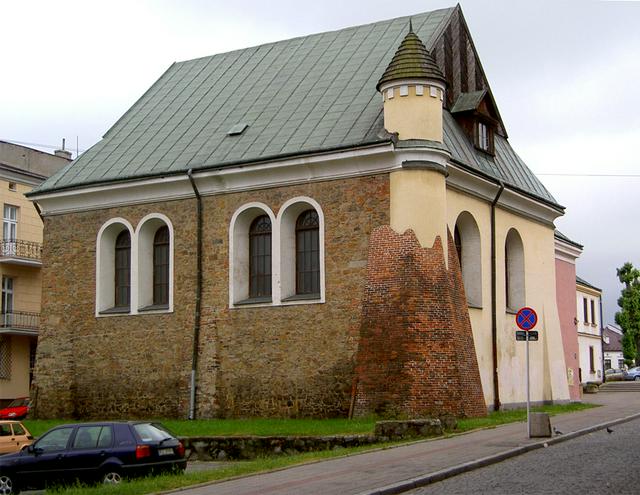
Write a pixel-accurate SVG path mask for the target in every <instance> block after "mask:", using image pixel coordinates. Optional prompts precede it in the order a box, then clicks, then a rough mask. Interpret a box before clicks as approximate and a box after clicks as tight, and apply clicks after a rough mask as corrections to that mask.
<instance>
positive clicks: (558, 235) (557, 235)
mask: <svg viewBox="0 0 640 495" xmlns="http://www.w3.org/2000/svg"><path fill="white" fill-rule="evenodd" d="M553 237H555V238H556V239H559V240H561V241H564V242H566V243H567V244H571V245H572V246H575V247H577V248H580V249H582V248H583V247H584V246H583V245H582V244H579V243H577V242H576V241H573V240H571V239H569V238H568V237H567V236H566V235H564V234H563V233H562V232H560V231H559V230H557V229H556V230H555V231H554V233H553Z"/></svg>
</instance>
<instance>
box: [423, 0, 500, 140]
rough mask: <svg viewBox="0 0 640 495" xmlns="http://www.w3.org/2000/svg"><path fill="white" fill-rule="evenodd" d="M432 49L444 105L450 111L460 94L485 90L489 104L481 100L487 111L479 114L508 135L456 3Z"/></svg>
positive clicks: (496, 130) (497, 129)
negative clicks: (442, 82)
mask: <svg viewBox="0 0 640 495" xmlns="http://www.w3.org/2000/svg"><path fill="white" fill-rule="evenodd" d="M432 52H433V54H434V55H435V57H436V61H437V62H438V65H439V66H440V67H441V68H442V70H443V73H444V77H445V79H446V82H447V92H446V101H445V107H446V108H447V109H449V110H451V109H452V108H453V106H454V104H455V102H456V101H457V100H458V98H459V97H460V95H461V94H463V93H470V92H474V91H482V90H486V91H487V97H486V100H488V101H489V102H490V103H486V102H485V104H486V110H487V112H486V113H485V112H483V114H485V115H486V116H487V117H491V118H492V119H493V120H495V132H497V133H498V134H499V135H501V136H503V137H508V136H507V132H506V129H505V126H504V124H503V122H502V118H501V117H500V113H499V111H498V108H497V105H496V104H495V100H494V98H493V94H492V93H491V88H490V86H489V82H488V80H487V77H486V75H485V73H484V70H483V68H482V64H481V63H480V58H479V57H478V53H477V51H476V48H475V46H474V44H473V40H472V39H471V35H470V33H469V28H468V27H467V23H466V21H465V19H464V16H463V14H462V10H461V9H460V7H459V6H458V7H457V8H456V9H455V11H454V12H453V13H452V15H451V17H450V19H449V23H448V24H447V26H446V28H445V29H444V31H443V32H442V34H441V35H440V37H439V38H438V39H437V40H436V42H435V43H434V45H433V49H432Z"/></svg>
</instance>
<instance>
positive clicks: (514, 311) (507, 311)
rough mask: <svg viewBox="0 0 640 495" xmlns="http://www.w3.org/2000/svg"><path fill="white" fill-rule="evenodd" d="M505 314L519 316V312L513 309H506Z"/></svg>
mask: <svg viewBox="0 0 640 495" xmlns="http://www.w3.org/2000/svg"><path fill="white" fill-rule="evenodd" d="M504 312H505V313H507V314H508V315H517V314H518V310H517V309H511V308H507V309H505V310H504Z"/></svg>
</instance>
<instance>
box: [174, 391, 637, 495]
mask: <svg viewBox="0 0 640 495" xmlns="http://www.w3.org/2000/svg"><path fill="white" fill-rule="evenodd" d="M584 400H585V402H591V403H594V404H601V405H602V407H597V408H593V409H588V410H586V411H580V412H576V413H570V414H562V415H559V416H555V417H552V418H551V424H552V426H553V427H555V428H556V429H557V430H559V431H561V432H563V435H561V436H556V437H555V438H553V439H528V438H526V437H527V433H526V423H513V424H509V425H504V426H499V427H497V428H494V429H488V430H480V431H476V432H473V433H468V434H464V435H459V436H456V437H452V438H447V439H438V440H427V441H421V442H416V443H412V444H409V445H405V446H401V447H395V448H390V449H386V450H379V451H375V452H368V453H364V454H358V455H353V456H349V457H343V458H338V459H332V460H328V461H323V462H317V463H314V464H307V465H303V466H296V467H291V468H288V469H283V470H281V471H276V472H271V473H266V474H260V475H254V476H247V477H244V478H239V479H235V480H231V481H224V482H218V483H213V484H209V485H202V486H198V487H195V488H190V489H184V490H180V491H178V492H176V493H180V494H181V495H208V494H215V495H267V494H278V495H280V494H291V495H349V494H353V495H356V494H357V495H374V494H376V495H377V494H380V495H382V494H391V493H402V492H403V491H406V490H410V489H412V488H415V487H416V486H422V485H424V484H427V483H428V482H430V481H437V480H440V479H444V478H447V477H449V476H452V475H455V474H459V473H460V472H464V471H468V470H470V469H474V468H476V467H480V466H483V465H487V464H491V463H494V462H499V461H500V460H503V459H506V458H508V457H512V456H514V455H518V454H521V453H524V452H526V451H528V450H532V449H534V448H541V447H543V444H544V443H545V442H546V443H547V444H548V445H552V444H553V443H554V442H557V441H563V440H565V439H569V438H571V437H573V436H576V435H579V434H583V433H586V432H588V430H589V429H593V428H596V429H600V428H604V426H605V425H607V424H612V423H616V422H620V421H622V420H628V419H630V418H631V417H633V416H639V417H640V393H638V392H600V393H598V394H595V395H585V397H584ZM581 430H582V431H581ZM584 430H587V431H584Z"/></svg>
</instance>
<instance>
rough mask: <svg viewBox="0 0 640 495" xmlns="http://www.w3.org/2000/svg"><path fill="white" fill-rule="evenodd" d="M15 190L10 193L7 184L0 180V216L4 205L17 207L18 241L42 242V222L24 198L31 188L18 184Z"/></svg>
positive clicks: (31, 204) (30, 203) (31, 205)
mask: <svg viewBox="0 0 640 495" xmlns="http://www.w3.org/2000/svg"><path fill="white" fill-rule="evenodd" d="M16 189H17V190H16V191H10V190H9V182H8V181H6V180H0V203H1V209H0V214H3V213H4V205H5V204H9V205H12V206H17V207H18V208H19V209H18V228H17V232H18V239H19V240H24V241H33V242H42V220H40V216H39V215H38V212H37V211H36V209H35V206H33V203H32V202H31V201H29V200H28V199H27V198H26V197H25V196H24V193H26V192H29V191H31V189H32V187H31V186H28V185H24V184H19V183H18V184H17V187H16ZM0 235H1V234H0Z"/></svg>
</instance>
